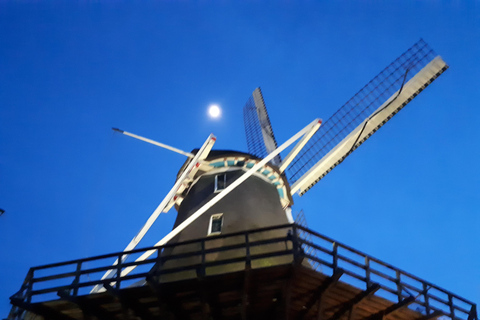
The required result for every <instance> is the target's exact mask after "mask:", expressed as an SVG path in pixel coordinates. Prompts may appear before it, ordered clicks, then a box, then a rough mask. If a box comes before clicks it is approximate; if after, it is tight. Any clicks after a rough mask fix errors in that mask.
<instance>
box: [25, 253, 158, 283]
mask: <svg viewBox="0 0 480 320" xmlns="http://www.w3.org/2000/svg"><path fill="white" fill-rule="evenodd" d="M156 261H157V259H156V258H152V259H147V260H143V261H132V262H124V263H122V264H120V267H121V268H122V269H123V268H126V267H130V266H140V265H144V264H149V263H152V264H153V263H155V262H156ZM117 269H118V265H115V266H112V265H108V266H106V267H97V268H91V269H83V270H80V271H71V272H66V273H59V274H57V275H51V276H45V277H39V278H34V279H32V283H38V282H43V281H48V280H56V279H63V278H68V277H72V276H77V275H84V274H91V273H96V272H102V271H109V270H117Z"/></svg>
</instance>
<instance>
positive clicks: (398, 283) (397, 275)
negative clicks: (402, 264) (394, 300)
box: [395, 270, 402, 302]
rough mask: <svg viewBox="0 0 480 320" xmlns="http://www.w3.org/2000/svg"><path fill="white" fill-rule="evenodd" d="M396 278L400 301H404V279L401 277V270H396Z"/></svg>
mask: <svg viewBox="0 0 480 320" xmlns="http://www.w3.org/2000/svg"><path fill="white" fill-rule="evenodd" d="M395 274H396V278H395V282H396V283H397V296H398V302H400V301H402V280H401V279H400V270H397V271H395Z"/></svg>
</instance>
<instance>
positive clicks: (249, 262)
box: [245, 231, 252, 270]
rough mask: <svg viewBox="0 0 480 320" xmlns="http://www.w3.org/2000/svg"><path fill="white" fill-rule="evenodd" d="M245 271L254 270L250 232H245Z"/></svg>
mask: <svg viewBox="0 0 480 320" xmlns="http://www.w3.org/2000/svg"><path fill="white" fill-rule="evenodd" d="M245 251H246V252H245V254H246V256H245V258H246V259H245V270H250V269H251V268H252V259H251V257H250V242H249V239H248V231H247V232H245Z"/></svg>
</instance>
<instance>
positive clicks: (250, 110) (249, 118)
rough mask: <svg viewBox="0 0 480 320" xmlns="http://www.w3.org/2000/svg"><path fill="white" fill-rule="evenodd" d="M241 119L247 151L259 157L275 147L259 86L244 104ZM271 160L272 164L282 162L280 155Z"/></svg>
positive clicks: (262, 156)
mask: <svg viewBox="0 0 480 320" xmlns="http://www.w3.org/2000/svg"><path fill="white" fill-rule="evenodd" d="M243 121H244V124H245V134H246V136H247V147H248V152H249V153H251V154H253V155H255V156H257V157H259V158H265V157H266V156H267V155H268V154H270V153H271V152H273V151H274V150H275V149H277V141H276V140H275V136H274V134H273V129H272V124H271V123H270V118H269V117H268V113H267V108H266V107H265V101H264V100H263V96H262V91H261V90H260V88H256V89H255V90H254V91H253V93H252V96H251V97H250V98H249V99H248V101H247V103H246V104H245V107H244V108H243ZM271 162H272V163H273V164H274V165H277V166H278V165H280V163H281V162H282V160H281V158H280V155H278V156H276V157H275V158H273V160H272V161H271Z"/></svg>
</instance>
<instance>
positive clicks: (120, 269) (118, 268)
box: [115, 252, 123, 289]
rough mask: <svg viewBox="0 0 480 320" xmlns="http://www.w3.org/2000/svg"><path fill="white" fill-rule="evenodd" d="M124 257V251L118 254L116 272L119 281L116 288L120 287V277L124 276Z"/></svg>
mask: <svg viewBox="0 0 480 320" xmlns="http://www.w3.org/2000/svg"><path fill="white" fill-rule="evenodd" d="M122 259H123V252H122V253H120V254H119V255H118V263H117V273H116V278H117V281H116V283H115V288H116V289H120V277H121V276H122V265H123V260H122Z"/></svg>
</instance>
